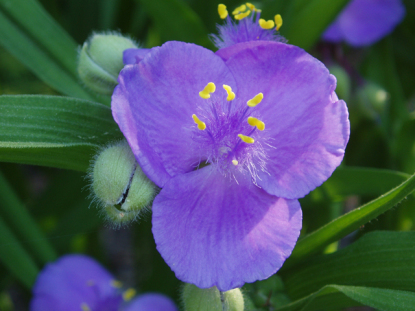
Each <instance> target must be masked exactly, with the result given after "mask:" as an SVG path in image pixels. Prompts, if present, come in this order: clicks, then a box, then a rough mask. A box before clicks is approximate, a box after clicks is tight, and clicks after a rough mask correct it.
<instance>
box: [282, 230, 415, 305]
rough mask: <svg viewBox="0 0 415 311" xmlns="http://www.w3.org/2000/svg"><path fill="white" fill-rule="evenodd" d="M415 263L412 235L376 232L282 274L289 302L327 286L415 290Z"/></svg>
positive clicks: (409, 233) (413, 236)
mask: <svg viewBox="0 0 415 311" xmlns="http://www.w3.org/2000/svg"><path fill="white" fill-rule="evenodd" d="M414 260H415V232H394V231H376V232H372V233H368V234H366V235H365V236H363V237H362V238H360V239H359V240H358V241H357V242H355V243H353V244H352V245H350V246H348V247H345V248H343V249H341V250H339V251H337V252H335V253H332V254H329V255H320V256H317V257H314V258H312V259H309V260H307V261H306V262H304V263H303V264H302V265H301V266H297V267H296V269H292V270H290V271H289V273H288V271H285V272H284V274H283V279H284V282H285V286H286V289H287V291H288V294H289V295H290V297H291V298H292V299H299V298H302V297H305V296H307V295H309V294H311V293H313V292H315V291H318V290H319V289H320V288H322V287H323V286H325V285H330V284H337V285H351V286H368V287H379V288H387V289H396V290H408V291H415V265H414V264H413V263H414Z"/></svg>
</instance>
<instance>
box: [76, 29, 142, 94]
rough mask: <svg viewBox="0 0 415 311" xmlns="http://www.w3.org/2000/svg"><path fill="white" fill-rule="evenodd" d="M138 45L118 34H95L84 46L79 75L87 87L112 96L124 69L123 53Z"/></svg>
mask: <svg viewBox="0 0 415 311" xmlns="http://www.w3.org/2000/svg"><path fill="white" fill-rule="evenodd" d="M129 48H137V45H136V44H135V43H134V42H133V41H132V40H131V39H128V38H126V37H123V36H121V34H118V33H109V34H101V33H96V34H93V35H92V36H91V37H90V38H89V39H88V40H87V41H86V42H85V43H84V45H83V46H82V49H81V50H80V52H79V59H78V74H79V77H80V78H81V80H82V82H83V83H84V84H85V86H86V87H88V88H89V89H91V90H92V91H94V92H97V93H99V94H103V95H111V94H112V92H113V90H114V88H115V86H116V85H117V84H118V82H117V78H118V74H119V73H120V71H121V69H123V68H124V63H123V51H124V50H126V49H129Z"/></svg>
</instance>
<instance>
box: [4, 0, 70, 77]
mask: <svg viewBox="0 0 415 311" xmlns="http://www.w3.org/2000/svg"><path fill="white" fill-rule="evenodd" d="M0 7H1V9H2V10H4V12H7V14H9V15H10V16H11V17H12V18H13V19H14V20H15V21H16V22H17V24H18V25H19V26H20V27H21V28H22V30H23V31H24V32H26V33H27V34H28V35H30V36H31V37H33V38H34V40H35V41H36V42H37V43H38V44H40V45H41V46H42V47H43V48H44V49H45V50H46V51H48V53H50V54H51V55H52V56H53V57H54V58H55V59H56V60H57V61H58V62H59V64H60V65H62V67H64V68H65V69H66V70H67V71H68V73H71V74H72V75H73V76H74V77H75V78H76V77H77V73H76V57H77V53H76V50H77V48H78V45H77V43H76V42H75V41H74V40H73V39H72V38H71V36H69V34H68V33H67V32H66V31H65V30H64V29H63V28H62V27H61V26H60V25H59V24H58V23H56V22H55V20H54V19H53V18H52V17H51V16H50V15H49V14H48V13H47V12H46V11H45V10H44V9H43V7H42V6H41V5H40V4H39V2H37V1H36V0H0Z"/></svg>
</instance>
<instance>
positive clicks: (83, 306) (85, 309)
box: [81, 302, 91, 311]
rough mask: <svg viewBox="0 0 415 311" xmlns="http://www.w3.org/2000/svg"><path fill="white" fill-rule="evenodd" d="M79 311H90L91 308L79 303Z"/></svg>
mask: <svg viewBox="0 0 415 311" xmlns="http://www.w3.org/2000/svg"><path fill="white" fill-rule="evenodd" d="M81 310H82V311H91V308H90V307H89V306H88V305H87V304H86V303H85V302H83V303H81Z"/></svg>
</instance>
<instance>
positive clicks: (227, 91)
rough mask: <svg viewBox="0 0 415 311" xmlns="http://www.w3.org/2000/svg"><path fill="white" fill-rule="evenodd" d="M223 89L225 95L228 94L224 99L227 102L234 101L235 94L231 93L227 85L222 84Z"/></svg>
mask: <svg viewBox="0 0 415 311" xmlns="http://www.w3.org/2000/svg"><path fill="white" fill-rule="evenodd" d="M223 88H224V89H225V91H226V93H228V97H227V98H226V100H227V101H228V102H229V101H231V100H234V99H235V93H234V92H232V88H231V87H230V86H229V85H226V84H224V85H223Z"/></svg>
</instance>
